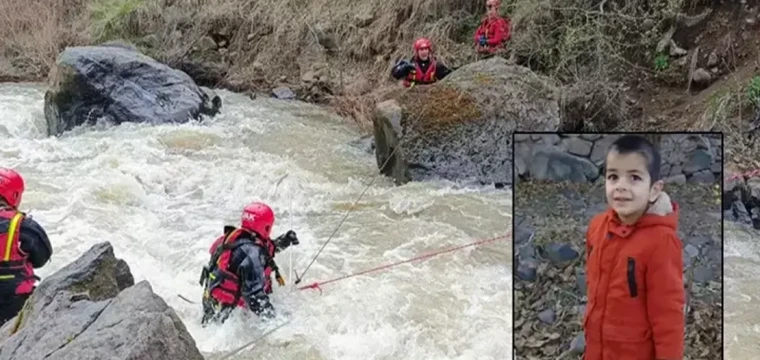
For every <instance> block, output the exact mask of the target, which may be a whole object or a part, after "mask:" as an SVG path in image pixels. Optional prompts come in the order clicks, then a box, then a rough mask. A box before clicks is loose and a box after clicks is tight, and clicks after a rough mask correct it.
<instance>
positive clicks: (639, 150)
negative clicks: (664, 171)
mask: <svg viewBox="0 0 760 360" xmlns="http://www.w3.org/2000/svg"><path fill="white" fill-rule="evenodd" d="M613 150H614V151H617V152H618V153H620V154H621V155H626V154H631V153H636V154H639V155H641V156H643V157H644V159H646V161H647V170H648V171H649V177H651V178H652V183H653V184H654V182H655V181H657V180H660V162H661V160H660V152H659V151H658V150H657V148H655V147H654V145H652V143H651V142H649V140H647V139H645V138H644V137H642V136H639V135H623V136H621V137H620V138H618V139H617V140H615V142H613V143H612V145H610V148H609V149H607V154H609V153H610V151H613Z"/></svg>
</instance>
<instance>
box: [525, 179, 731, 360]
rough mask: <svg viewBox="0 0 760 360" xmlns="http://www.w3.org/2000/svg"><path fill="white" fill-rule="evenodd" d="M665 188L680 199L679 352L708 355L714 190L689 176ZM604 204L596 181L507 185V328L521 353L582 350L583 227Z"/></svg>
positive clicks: (716, 220)
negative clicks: (682, 316)
mask: <svg viewBox="0 0 760 360" xmlns="http://www.w3.org/2000/svg"><path fill="white" fill-rule="evenodd" d="M666 191H667V192H668V194H669V195H670V196H671V198H672V199H673V200H674V201H676V202H677V203H678V204H679V206H681V215H680V219H679V229H678V233H679V236H680V237H681V240H682V241H683V246H684V249H683V257H684V280H685V283H686V289H685V291H686V293H687V306H688V308H689V310H688V315H687V323H686V333H687V338H686V357H688V358H690V359H705V360H707V359H715V358H717V357H719V356H720V354H721V345H720V339H721V338H720V334H721V328H720V324H721V316H722V310H721V307H722V304H721V283H720V281H721V276H722V268H721V257H722V243H721V224H720V218H721V209H720V198H719V194H718V193H717V192H716V191H715V189H714V188H713V187H711V186H708V185H703V184H693V183H687V184H668V185H666ZM605 208H606V205H605V202H604V188H603V185H593V184H571V183H551V182H536V181H525V182H521V183H518V184H516V185H515V224H516V226H515V229H516V230H515V255H514V257H515V258H514V261H515V262H514V264H515V277H514V284H515V298H514V302H515V315H514V316H515V329H514V331H515V347H516V351H517V354H519V355H520V357H521V358H528V357H529V356H535V357H539V358H556V357H557V356H559V355H561V354H564V353H566V352H574V353H579V352H582V349H583V341H581V339H582V320H583V313H584V311H585V303H586V289H585V275H584V271H585V270H584V267H585V231H586V229H587V226H588V222H589V220H590V219H591V217H592V216H594V215H595V214H597V213H599V212H601V211H604V209H605ZM716 324H718V325H717V327H716ZM571 344H572V346H571Z"/></svg>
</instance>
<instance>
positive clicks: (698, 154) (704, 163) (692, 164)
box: [683, 149, 713, 175]
mask: <svg viewBox="0 0 760 360" xmlns="http://www.w3.org/2000/svg"><path fill="white" fill-rule="evenodd" d="M712 163H713V155H712V154H711V153H710V152H709V151H707V150H705V149H697V150H696V151H694V152H693V153H692V154H691V156H690V158H689V159H688V160H687V161H686V163H685V164H684V166H683V172H684V173H685V174H686V175H691V174H694V173H696V172H700V171H702V170H708V171H709V170H710V167H711V166H712Z"/></svg>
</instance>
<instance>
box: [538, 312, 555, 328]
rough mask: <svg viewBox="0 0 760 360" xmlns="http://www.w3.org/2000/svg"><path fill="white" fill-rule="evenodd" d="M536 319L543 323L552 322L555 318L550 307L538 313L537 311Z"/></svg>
mask: <svg viewBox="0 0 760 360" xmlns="http://www.w3.org/2000/svg"><path fill="white" fill-rule="evenodd" d="M538 319H539V320H541V322H543V323H545V324H549V325H551V324H553V323H554V321H555V320H556V319H557V317H556V314H555V313H554V310H552V309H546V310H544V311H542V312H540V313H538Z"/></svg>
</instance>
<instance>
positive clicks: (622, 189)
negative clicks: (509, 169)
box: [513, 132, 723, 360]
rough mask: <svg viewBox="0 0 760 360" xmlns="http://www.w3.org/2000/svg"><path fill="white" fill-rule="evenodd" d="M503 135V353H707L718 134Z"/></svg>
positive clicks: (715, 284)
mask: <svg viewBox="0 0 760 360" xmlns="http://www.w3.org/2000/svg"><path fill="white" fill-rule="evenodd" d="M513 140H514V252H513V253H514V277H513V280H514V281H513V289H514V298H513V301H514V315H513V318H514V353H515V359H581V358H582V359H584V360H602V359H642V360H646V359H651V360H656V359H720V358H721V357H722V353H723V345H722V337H721V334H722V320H723V304H722V287H723V284H722V261H723V260H722V259H723V239H722V232H721V219H722V199H721V183H722V178H723V158H722V154H723V136H722V134H721V133H693V132H691V133H642V134H634V133H609V134H602V133H593V134H592V133H584V134H570V133H519V132H517V133H515V134H514V138H513ZM584 355H585V356H584Z"/></svg>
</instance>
